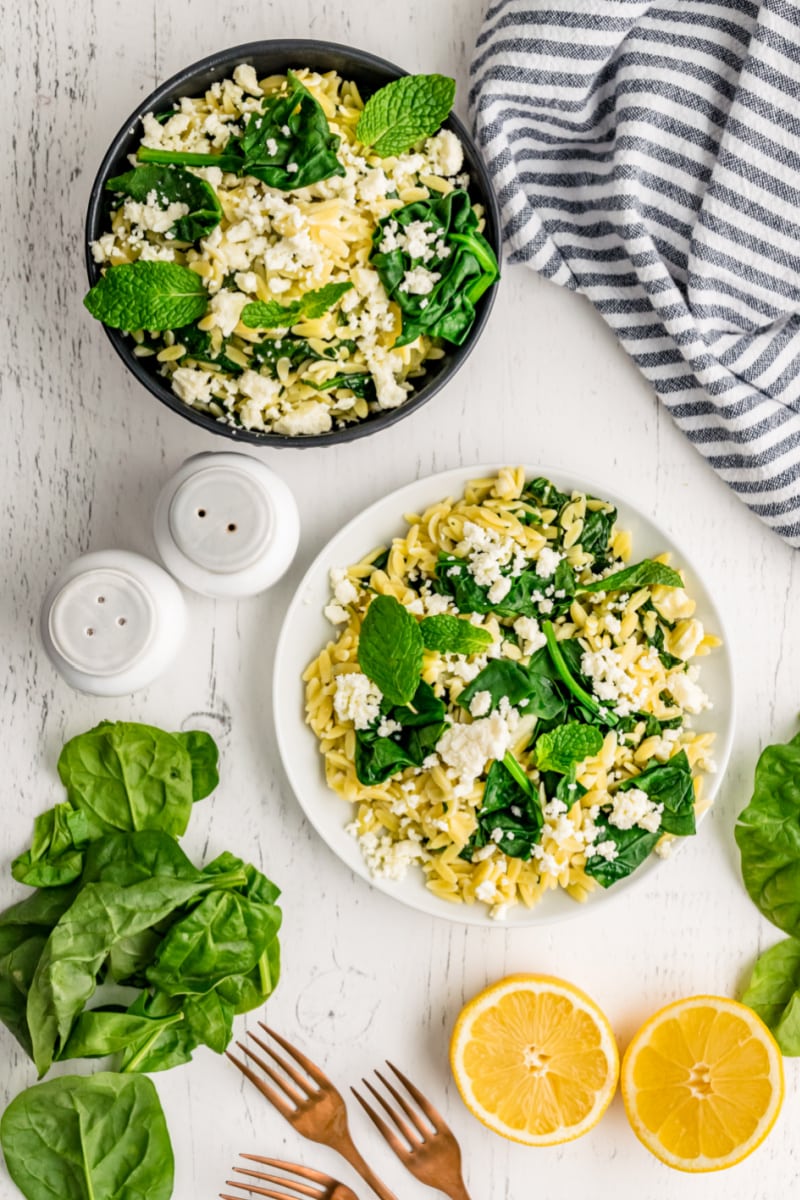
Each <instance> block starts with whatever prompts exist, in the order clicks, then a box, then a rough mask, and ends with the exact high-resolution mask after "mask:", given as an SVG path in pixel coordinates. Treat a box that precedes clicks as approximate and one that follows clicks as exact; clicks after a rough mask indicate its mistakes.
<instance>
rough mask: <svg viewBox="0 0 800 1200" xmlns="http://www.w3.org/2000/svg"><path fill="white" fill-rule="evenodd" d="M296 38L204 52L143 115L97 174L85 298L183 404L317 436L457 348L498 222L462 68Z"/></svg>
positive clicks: (431, 380)
mask: <svg viewBox="0 0 800 1200" xmlns="http://www.w3.org/2000/svg"><path fill="white" fill-rule="evenodd" d="M290 45H293V46H294V47H295V52H294V54H292V55H291V56H290V55H289V54H288V53H287V49H286V46H287V44H285V43H274V44H270V43H262V44H255V47H239V48H237V50H234V51H229V52H226V53H225V55H223V56H217V59H216V60H214V65H213V66H210V65H208V64H211V63H212V60H206V63H205V64H197V68H191V69H190V71H189V72H185V73H183V75H182V76H179V77H176V79H175V80H173V81H170V84H169V85H165V88H164V89H161V91H160V93H156V94H155V95H154V96H153V97H151V98H150V101H151V103H150V104H147V103H146V104H145V105H144V106H142V110H141V111H140V113H139V114H137V116H136V117H135V118H132V120H131V124H130V129H129V130H128V133H127V136H126V137H125V138H123V139H122V141H121V142H120V144H119V146H118V147H117V149H116V153H115V154H114V155H113V160H112V161H109V159H108V158H107V160H106V162H105V163H104V164H103V167H102V168H101V172H100V175H99V176H98V181H97V183H96V185H95V190H94V195H93V202H92V206H91V207H90V214H89V224H88V227H87V228H88V233H89V249H90V255H91V266H90V276H91V278H92V280H93V283H94V286H93V288H92V290H91V291H90V293H89V295H88V296H87V299H86V303H87V307H89V309H90V311H92V312H93V314H94V315H95V316H97V317H98V318H99V319H100V320H102V321H103V322H104V324H105V325H106V328H107V330H108V331H109V335H110V336H111V338H112V341H113V342H114V345H115V347H116V348H117V350H118V351H119V352H120V353H121V354H122V355H123V357H124V358H125V360H126V362H127V363H128V365H130V366H131V367H132V369H133V370H135V372H136V373H137V374H138V375H139V377H140V378H142V379H143V381H144V382H146V383H147V386H148V387H150V389H151V390H152V391H154V392H155V393H156V394H157V395H159V397H160V398H161V399H164V400H166V402H167V403H169V404H170V406H171V407H173V408H177V409H178V410H181V409H182V410H183V411H184V413H185V415H189V416H190V417H191V419H193V420H199V422H200V423H202V424H205V425H206V426H207V427H208V428H215V430H216V431H217V432H222V433H228V434H232V435H235V436H238V437H240V438H242V439H243V440H250V441H261V442H263V441H265V440H266V441H275V442H278V443H280V442H285V441H286V439H287V438H292V439H294V438H297V439H302V441H303V442H305V443H306V444H308V441H309V439H311V444H314V443H317V444H319V443H320V442H328V441H338V440H347V439H348V438H349V437H350V436H357V435H359V434H360V433H363V432H365V431H366V430H365V429H363V428H362V426H363V423H364V422H367V424H368V426H369V429H370V430H371V429H373V428H377V427H379V426H381V425H384V424H389V423H391V422H392V421H393V420H395V419H397V417H398V416H400V415H403V413H405V412H406V411H409V410H410V409H411V408H413V407H416V406H417V405H418V404H419V403H421V402H422V401H423V400H424V399H427V398H428V396H429V395H431V394H433V392H434V391H435V390H436V389H437V387H438V386H440V384H441V382H442V381H443V380H444V378H445V377H447V376H448V375H449V374H451V373H452V371H453V370H454V369H455V368H456V366H457V365H458V364H459V363H460V361H462V360H463V358H464V357H465V355H466V353H467V352H468V350H469V348H470V347H471V345H472V344H473V343H474V340H475V338H476V337H477V335H478V333H479V330H480V328H481V326H482V323H483V321H484V320H485V317H486V315H487V313H488V309H489V307H490V303H491V296H492V292H493V284H494V281H495V280H496V278H497V274H498V268H497V259H496V250H497V249H498V246H497V228H496V220H495V214H494V200H493V198H492V196H491V191H490V186H489V185H488V181H487V178H486V175H485V169H484V168H483V166H482V164H481V163H480V160H479V159H478V158H477V155H476V154H475V152H474V149H473V147H472V146H471V145H470V144H469V139H468V138H467V136H466V134H465V131H464V130H463V128H462V127H461V126H460V125H459V124H458V122H457V121H456V120H455V119H454V118H452V117H449V116H448V113H449V109H450V106H451V104H452V99H453V92H454V85H453V82H452V80H449V79H447V78H446V77H443V76H436V75H432V76H404V75H402V73H401V72H400V71H399V69H397V68H394V67H392V66H391V64H385V63H382V62H381V60H375V59H372V58H371V56H368V55H362V54H361V52H357V51H346V50H344V49H343V48H336V47H333V48H328V50H327V53H326V52H324V50H321V49H320V44H319V43H311V42H297V43H290ZM259 46H260V47H262V48H263V47H267V48H268V49H267V50H263V49H262V52H261V53H259V52H258V49H257V48H258V47H259ZM270 47H272V48H271V49H270ZM275 47H280V50H276V49H275ZM254 49H255V52H253V51H254ZM248 51H250V53H248ZM333 51H337V53H333ZM304 56H305V57H304ZM348 56H350V61H348ZM276 64H280V66H279V67H278V66H277V65H276ZM200 68H205V69H204V70H200ZM212 75H213V76H214V77H213V78H211V76H212ZM381 83H383V84H384V86H383V87H381ZM165 89H166V91H165ZM362 93H363V94H362ZM387 94H388V95H387ZM365 101H366V103H365ZM398 113H399V116H398ZM139 118H141V122H140V123H139ZM392 122H394V124H392ZM409 122H410V123H409ZM443 122H444V124H443ZM119 141H120V139H118V142H119ZM113 149H114V148H113V147H112V150H113ZM487 222H488V223H487ZM167 397H169V398H167ZM401 410H402V411H401Z"/></svg>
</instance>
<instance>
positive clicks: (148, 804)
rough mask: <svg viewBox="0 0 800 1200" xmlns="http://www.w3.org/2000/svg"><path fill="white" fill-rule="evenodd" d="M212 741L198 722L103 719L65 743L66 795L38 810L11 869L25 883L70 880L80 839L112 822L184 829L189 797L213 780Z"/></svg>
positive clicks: (79, 864) (77, 866) (81, 848)
mask: <svg viewBox="0 0 800 1200" xmlns="http://www.w3.org/2000/svg"><path fill="white" fill-rule="evenodd" d="M218 757H219V755H218V751H217V747H216V745H215V743H214V739H213V738H212V737H210V736H209V734H207V733H204V732H202V731H201V730H193V731H191V732H189V733H175V734H172V733H165V732H164V731H163V730H161V729H156V728H155V726H152V725H140V724H136V723H134V722H131V721H117V722H116V723H114V724H112V723H111V722H109V721H102V722H101V723H100V724H99V725H98V726H97V727H96V728H95V729H91V730H89V731H88V733H82V734H79V735H78V736H77V737H74V738H72V739H71V740H70V741H69V742H67V744H66V745H65V746H64V749H63V750H62V751H61V755H60V757H59V760H58V773H59V775H60V777H61V782H62V783H63V784H64V787H65V788H66V792H67V800H66V802H64V803H62V804H57V805H55V807H54V808H51V809H48V811H47V812H44V813H41V814H40V815H39V816H38V817H36V819H35V821H34V826H33V841H32V844H31V847H30V849H29V850H26V851H25V852H24V854H20V855H19V856H18V857H17V858H15V859H14V862H13V863H12V865H11V874H12V875H13V876H14V878H15V879H16V880H18V881H19V882H20V883H27V884H28V885H29V886H30V887H54V886H60V885H62V884H65V883H71V882H73V880H76V879H78V878H79V876H80V875H81V872H82V870H83V860H84V854H85V849H86V846H87V845H88V844H89V843H90V842H92V841H95V840H96V839H97V838H99V837H101V836H102V835H103V834H106V833H112V832H115V831H117V830H142V829H160V830H163V831H164V832H166V833H169V834H171V835H172V836H173V837H181V836H182V835H183V834H184V833H185V832H186V826H187V825H188V823H189V816H190V814H191V811H192V804H193V803H194V802H195V801H197V800H202V799H203V798H204V797H206V796H208V795H209V794H210V793H211V792H212V791H213V790H214V788H215V787H216V786H217V784H218V782H219V774H218V772H217V759H218Z"/></svg>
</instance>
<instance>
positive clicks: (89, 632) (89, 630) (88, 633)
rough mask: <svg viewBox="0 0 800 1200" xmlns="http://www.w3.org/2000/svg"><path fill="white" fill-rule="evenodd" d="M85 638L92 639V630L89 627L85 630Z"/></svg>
mask: <svg viewBox="0 0 800 1200" xmlns="http://www.w3.org/2000/svg"><path fill="white" fill-rule="evenodd" d="M86 636H87V637H94V630H93V629H92V628H91V627H90V628H89V629H87V630H86Z"/></svg>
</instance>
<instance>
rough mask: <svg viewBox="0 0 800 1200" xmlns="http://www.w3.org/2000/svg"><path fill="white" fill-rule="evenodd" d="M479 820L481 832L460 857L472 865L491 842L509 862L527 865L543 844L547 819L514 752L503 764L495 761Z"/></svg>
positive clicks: (476, 832) (478, 813)
mask: <svg viewBox="0 0 800 1200" xmlns="http://www.w3.org/2000/svg"><path fill="white" fill-rule="evenodd" d="M476 816H477V818H478V825H477V828H476V829H475V831H474V833H473V834H472V836H471V837H470V839H469V841H468V842H467V844H466V846H465V847H464V849H463V850H462V851H461V853H460V855H459V857H460V858H465V859H467V861H468V862H469V861H471V860H472V855H473V853H474V852H475V850H479V849H481V847H483V846H487V845H488V844H489V842H496V844H497V846H498V847H499V849H500V851H501V852H502V853H503V854H505V855H507V856H508V857H509V858H521V859H524V860H525V861H526V862H527V860H528V859H529V858H530V857H531V854H532V853H533V847H534V846H535V845H536V843H537V842H538V841H540V840H541V836H542V829H543V827H544V817H543V815H542V809H541V805H540V804H539V797H538V795H537V793H536V791H535V789H534V787H533V784H532V783H531V782H530V780H529V779H528V777H527V775H526V774H525V772H524V770H523V769H522V767H521V765H520V764H519V762H518V761H517V759H516V758H514V756H513V754H511V753H510V751H509V752H508V753H507V754H506V756H505V758H504V759H503V760H502V762H500V761H498V760H495V761H494V762H493V763H492V765H491V767H490V768H489V773H488V775H487V776H486V786H485V787H484V790H483V797H482V799H481V806H480V808H479V809H478V811H477V813H476ZM496 830H497V831H499V833H496V832H495V831H496ZM493 835H494V836H493Z"/></svg>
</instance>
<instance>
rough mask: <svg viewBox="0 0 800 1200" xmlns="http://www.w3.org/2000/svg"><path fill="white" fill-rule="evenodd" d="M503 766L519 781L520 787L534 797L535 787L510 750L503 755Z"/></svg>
mask: <svg viewBox="0 0 800 1200" xmlns="http://www.w3.org/2000/svg"><path fill="white" fill-rule="evenodd" d="M503 766H504V767H505V769H506V770H507V771H508V773H509V775H511V776H512V777H513V778H514V779H515V780H516V781H517V783H518V784H519V786H520V787H521V788H522V789H523V790H524V791H526V792H527V793H528V795H529V796H532V795H533V785H532V784H531V781H530V779H529V778H528V776H527V774H526V773H525V771H524V769H523V766H522V763H521V762H519V760H518V759H517V758H516V756H515V755H513V754H512V753H511V751H510V750H506V752H505V754H504V755H503Z"/></svg>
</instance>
